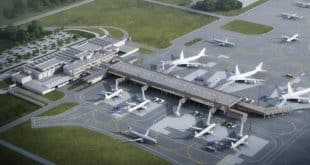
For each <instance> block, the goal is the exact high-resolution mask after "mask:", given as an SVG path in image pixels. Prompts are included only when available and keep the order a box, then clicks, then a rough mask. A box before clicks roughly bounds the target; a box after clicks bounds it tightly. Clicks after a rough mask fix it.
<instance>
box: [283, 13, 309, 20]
mask: <svg viewBox="0 0 310 165" xmlns="http://www.w3.org/2000/svg"><path fill="white" fill-rule="evenodd" d="M280 16H281V17H283V18H285V19H294V20H296V19H303V18H304V17H303V16H300V15H297V14H290V13H281V14H280Z"/></svg>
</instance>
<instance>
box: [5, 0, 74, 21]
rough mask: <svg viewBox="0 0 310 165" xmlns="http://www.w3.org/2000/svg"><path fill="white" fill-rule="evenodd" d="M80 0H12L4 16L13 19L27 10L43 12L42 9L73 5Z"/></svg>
mask: <svg viewBox="0 0 310 165" xmlns="http://www.w3.org/2000/svg"><path fill="white" fill-rule="evenodd" d="M75 1H78V0H12V1H11V5H9V6H8V7H7V8H4V9H3V13H2V14H3V16H4V17H6V18H8V19H11V18H14V17H17V16H18V15H22V14H24V13H25V12H26V11H27V10H34V11H41V10H42V9H46V8H50V7H54V6H58V5H61V4H64V3H71V2H75Z"/></svg>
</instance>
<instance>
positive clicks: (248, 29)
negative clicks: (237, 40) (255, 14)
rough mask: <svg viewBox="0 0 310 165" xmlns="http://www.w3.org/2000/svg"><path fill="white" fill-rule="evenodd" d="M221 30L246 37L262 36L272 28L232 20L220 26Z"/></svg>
mask: <svg viewBox="0 0 310 165" xmlns="http://www.w3.org/2000/svg"><path fill="white" fill-rule="evenodd" d="M222 28H223V29H226V30H230V31H233V32H238V33H242V34H247V35H258V34H264V33H267V32H269V31H271V30H272V29H273V27H271V26H267V25H262V24H257V23H252V22H247V21H243V20H234V21H232V22H229V23H228V24H226V25H224V26H222Z"/></svg>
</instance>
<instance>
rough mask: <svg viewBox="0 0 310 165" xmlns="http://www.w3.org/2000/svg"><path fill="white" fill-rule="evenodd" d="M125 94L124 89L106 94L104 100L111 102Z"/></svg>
mask: <svg viewBox="0 0 310 165" xmlns="http://www.w3.org/2000/svg"><path fill="white" fill-rule="evenodd" d="M122 93H123V89H118V90H116V91H114V92H104V96H105V97H104V99H105V100H109V99H113V98H115V97H120V96H121V95H122Z"/></svg>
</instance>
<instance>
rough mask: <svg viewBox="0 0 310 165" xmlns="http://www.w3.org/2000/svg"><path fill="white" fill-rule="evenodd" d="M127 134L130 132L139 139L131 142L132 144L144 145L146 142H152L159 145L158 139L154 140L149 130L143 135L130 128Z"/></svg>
mask: <svg viewBox="0 0 310 165" xmlns="http://www.w3.org/2000/svg"><path fill="white" fill-rule="evenodd" d="M126 132H129V133H130V134H132V135H134V136H136V137H138V138H137V139H133V140H129V141H131V142H136V141H140V142H141V143H144V142H145V141H150V142H152V143H155V144H156V143H158V142H157V140H156V139H154V138H152V137H150V136H149V135H148V134H149V132H150V129H148V130H147V131H146V133H145V134H142V133H140V132H137V131H134V130H133V129H132V128H131V127H128V131H126Z"/></svg>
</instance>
